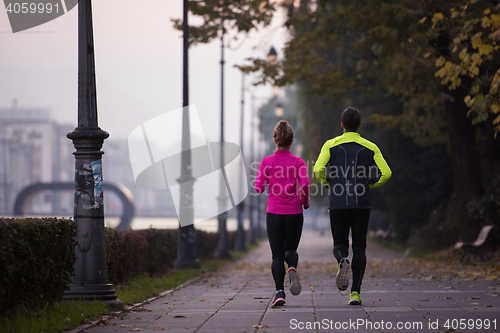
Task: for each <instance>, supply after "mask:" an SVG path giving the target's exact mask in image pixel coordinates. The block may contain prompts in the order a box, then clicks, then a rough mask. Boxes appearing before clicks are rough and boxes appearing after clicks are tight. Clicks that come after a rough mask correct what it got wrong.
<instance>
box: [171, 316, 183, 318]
mask: <svg viewBox="0 0 500 333" xmlns="http://www.w3.org/2000/svg"><path fill="white" fill-rule="evenodd" d="M174 318H186V316H174Z"/></svg>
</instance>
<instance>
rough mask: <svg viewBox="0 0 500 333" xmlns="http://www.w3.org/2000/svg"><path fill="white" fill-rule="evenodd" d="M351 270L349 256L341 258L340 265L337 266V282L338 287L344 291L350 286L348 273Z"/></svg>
mask: <svg viewBox="0 0 500 333" xmlns="http://www.w3.org/2000/svg"><path fill="white" fill-rule="evenodd" d="M348 272H349V260H348V259H347V258H342V259H340V262H339V265H338V267H337V278H336V280H335V282H336V283H337V288H339V290H341V291H344V290H346V289H347V287H349V278H348V277H347V273H348Z"/></svg>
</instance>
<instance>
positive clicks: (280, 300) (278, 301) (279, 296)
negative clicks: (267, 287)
mask: <svg viewBox="0 0 500 333" xmlns="http://www.w3.org/2000/svg"><path fill="white" fill-rule="evenodd" d="M285 297H286V294H285V292H284V291H283V290H278V291H277V292H276V297H275V298H274V302H273V304H272V306H282V305H284V304H285V303H286V302H285Z"/></svg>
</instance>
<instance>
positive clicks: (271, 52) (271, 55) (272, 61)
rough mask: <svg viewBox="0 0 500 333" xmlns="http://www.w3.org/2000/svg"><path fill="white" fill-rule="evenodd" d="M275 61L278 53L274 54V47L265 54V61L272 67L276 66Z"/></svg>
mask: <svg viewBox="0 0 500 333" xmlns="http://www.w3.org/2000/svg"><path fill="white" fill-rule="evenodd" d="M277 59H278V53H276V50H275V49H274V47H271V49H270V50H269V53H268V54H267V60H268V61H269V64H271V65H273V66H274V65H276V61H277Z"/></svg>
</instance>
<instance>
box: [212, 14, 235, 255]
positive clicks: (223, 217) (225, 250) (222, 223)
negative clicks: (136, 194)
mask: <svg viewBox="0 0 500 333" xmlns="http://www.w3.org/2000/svg"><path fill="white" fill-rule="evenodd" d="M221 31H222V33H221V37H220V39H221V60H220V73H221V74H220V75H221V77H220V86H221V87H220V167H221V171H222V175H223V177H221V178H220V182H219V197H218V200H219V207H220V208H219V211H224V210H225V206H226V202H227V197H226V195H225V191H226V180H225V179H224V177H225V170H224V21H222V29H221ZM218 220H219V224H218V233H219V242H218V243H217V248H216V249H215V252H214V257H215V258H218V259H229V258H231V254H230V253H229V243H228V234H227V226H226V224H227V211H225V212H223V213H221V214H219V217H218Z"/></svg>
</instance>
